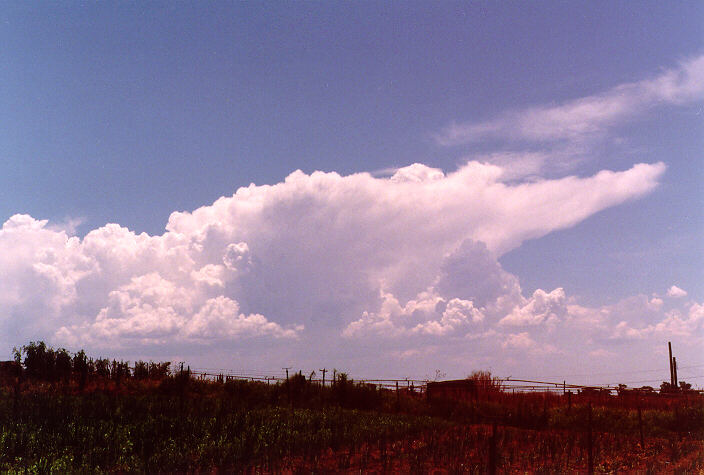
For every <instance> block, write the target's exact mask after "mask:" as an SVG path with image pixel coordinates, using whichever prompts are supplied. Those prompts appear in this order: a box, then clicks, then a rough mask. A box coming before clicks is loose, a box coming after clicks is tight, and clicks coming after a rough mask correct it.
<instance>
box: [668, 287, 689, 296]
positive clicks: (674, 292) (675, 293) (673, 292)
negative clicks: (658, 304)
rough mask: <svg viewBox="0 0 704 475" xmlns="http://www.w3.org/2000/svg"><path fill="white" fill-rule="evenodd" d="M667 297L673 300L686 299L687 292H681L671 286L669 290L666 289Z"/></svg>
mask: <svg viewBox="0 0 704 475" xmlns="http://www.w3.org/2000/svg"><path fill="white" fill-rule="evenodd" d="M667 296H668V297H673V298H681V297H686V296H687V291H686V290H682V289H680V288H679V287H677V286H676V285H673V286H672V287H670V288H669V289H667Z"/></svg>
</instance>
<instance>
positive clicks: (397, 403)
mask: <svg viewBox="0 0 704 475" xmlns="http://www.w3.org/2000/svg"><path fill="white" fill-rule="evenodd" d="M400 407H401V394H400V393H399V392H398V381H396V410H397V411H398V410H399V408H400Z"/></svg>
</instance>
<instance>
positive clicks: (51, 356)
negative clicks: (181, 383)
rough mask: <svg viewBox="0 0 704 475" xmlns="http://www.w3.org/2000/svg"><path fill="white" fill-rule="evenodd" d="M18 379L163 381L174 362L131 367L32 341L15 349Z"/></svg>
mask: <svg viewBox="0 0 704 475" xmlns="http://www.w3.org/2000/svg"><path fill="white" fill-rule="evenodd" d="M13 357H14V360H15V363H16V366H15V371H16V372H18V373H19V374H17V376H26V377H28V378H32V379H36V380H42V381H48V382H68V381H69V380H70V379H76V380H78V381H79V382H80V383H82V384H85V382H86V381H87V380H88V379H89V378H92V377H96V376H97V377H100V378H106V379H112V380H115V381H120V380H122V379H128V378H134V379H137V380H144V379H163V378H165V377H167V376H168V375H169V373H170V367H171V363H169V362H159V363H155V362H153V361H150V362H145V361H136V362H135V364H134V366H133V367H132V366H130V364H129V362H128V361H118V360H115V359H113V360H110V359H108V358H95V359H94V358H90V357H88V356H87V355H86V353H85V351H83V350H80V351H77V352H75V353H70V352H68V351H67V350H66V349H65V348H59V349H56V350H55V349H54V348H51V347H49V346H47V345H46V344H45V343H44V342H43V341H39V342H34V341H32V342H30V343H29V344H27V345H24V346H22V348H20V349H17V348H14V349H13Z"/></svg>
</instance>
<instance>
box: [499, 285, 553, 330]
mask: <svg viewBox="0 0 704 475" xmlns="http://www.w3.org/2000/svg"><path fill="white" fill-rule="evenodd" d="M566 304H567V299H566V297H565V291H564V290H563V289H562V288H557V289H555V290H553V291H552V292H549V293H548V292H545V291H544V290H542V289H537V290H536V291H535V292H533V296H532V297H531V298H530V299H528V300H527V301H525V302H523V305H521V306H516V307H515V308H514V309H513V310H512V311H511V313H509V314H508V315H506V316H505V317H504V318H502V319H501V320H500V321H499V324H501V325H514V326H520V325H540V324H542V323H545V324H556V323H557V322H558V321H560V320H562V319H564V317H565V315H566V314H567V306H566Z"/></svg>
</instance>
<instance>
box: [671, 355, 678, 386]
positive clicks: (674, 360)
mask: <svg viewBox="0 0 704 475" xmlns="http://www.w3.org/2000/svg"><path fill="white" fill-rule="evenodd" d="M672 371H673V372H674V381H673V383H672V389H677V358H675V357H674V356H673V357H672Z"/></svg>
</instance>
